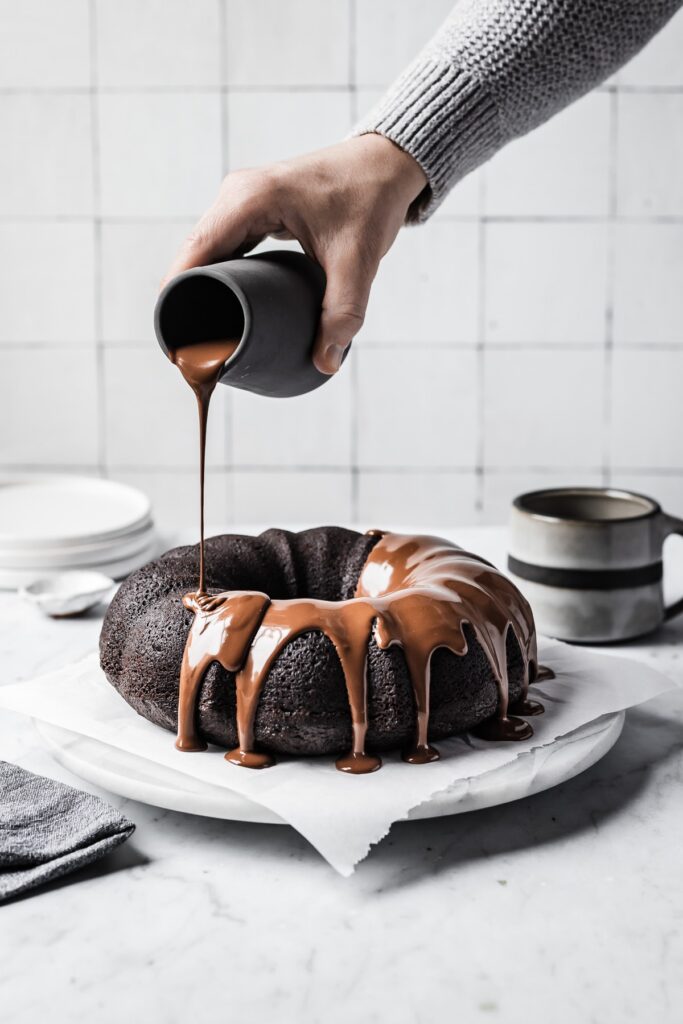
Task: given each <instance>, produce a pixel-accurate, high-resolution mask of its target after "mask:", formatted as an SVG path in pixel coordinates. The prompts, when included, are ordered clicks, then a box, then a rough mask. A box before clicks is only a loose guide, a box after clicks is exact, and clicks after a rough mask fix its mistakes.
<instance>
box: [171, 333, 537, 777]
mask: <svg viewBox="0 0 683 1024" xmlns="http://www.w3.org/2000/svg"><path fill="white" fill-rule="evenodd" d="M237 344H238V342H237V341H235V340H232V339H225V340H218V341H208V342H201V343H198V344H194V345H187V346H183V347H182V348H179V349H177V350H176V351H175V352H174V353H173V357H172V358H173V362H174V363H175V364H176V365H177V366H178V368H179V370H180V371H181V373H182V375H183V377H184V378H185V380H186V381H187V382H188V384H189V385H190V387H191V388H192V390H193V391H194V393H195V395H196V397H197V403H198V409H199V426H200V570H199V586H198V589H197V591H196V592H194V593H189V594H186V595H185V597H184V598H183V604H184V605H185V607H186V608H188V609H189V610H191V611H192V612H193V613H194V620H193V622H192V626H191V628H190V632H189V635H188V638H187V642H186V645H185V651H184V654H183V660H182V666H181V672H180V693H179V702H178V734H177V740H176V746H177V748H178V749H179V750H182V751H198V750H204V749H206V743H204V741H203V740H202V739H201V738H200V736H199V735H198V733H197V729H196V724H195V723H196V705H197V698H198V694H199V690H200V687H201V683H202V680H203V678H204V675H205V673H206V671H207V670H208V668H209V666H210V665H212V664H213V663H215V662H217V663H219V664H220V665H221V666H223V668H224V669H226V671H228V672H232V673H235V681H236V703H237V710H236V718H237V736H238V746H237V747H236V748H235V749H234V750H231V751H229V752H228V753H227V754H226V755H225V758H226V760H227V761H229V762H231V763H232V764H236V765H241V766H243V767H249V768H264V767H267V766H269V765H272V764H273V763H274V759H273V757H272V756H271V755H270V754H268V753H266V752H262V751H257V750H255V749H254V748H255V742H254V722H255V718H256V713H257V708H258V702H259V696H260V694H261V691H262V689H263V685H264V682H265V679H266V677H267V675H268V672H269V670H270V668H271V667H272V665H273V664H274V662H275V660H276V658H277V657H278V655H279V654H280V653H281V652H282V650H283V648H284V647H285V645H286V644H288V643H289V642H290V641H291V640H293V639H294V638H295V637H297V636H300V635H302V634H304V633H308V632H313V631H319V632H320V633H323V634H324V635H325V636H326V637H328V638H329V640H331V642H332V644H333V645H334V648H335V650H336V653H337V655H338V657H339V661H340V664H341V666H342V670H343V673H344V680H345V684H346V691H347V696H348V702H349V707H350V711H351V726H352V747H351V750H350V751H348V752H347V753H346V754H344V755H343V756H342V757H340V758H339V759H338V760H337V762H336V765H337V768H338V769H339V770H340V771H344V772H350V773H353V774H364V773H367V772H372V771H375V770H376V769H378V768H379V767H381V759H380V758H379V757H377V756H375V755H373V754H372V753H368V751H367V750H366V749H365V739H366V733H367V731H368V683H367V652H368V643H369V641H370V639H371V637H374V639H375V641H376V643H377V645H378V647H379V648H380V649H382V650H386V649H387V648H389V647H391V646H394V645H396V646H398V647H400V648H401V649H402V650H403V653H404V656H405V660H406V664H407V668H408V672H409V676H410V681H411V686H412V690H413V694H414V699H415V707H416V726H415V734H414V737H413V741H412V744H411V745H410V746H409V748H408V749H407V750H406V751H405V752H404V754H403V758H404V760H405V761H408V762H409V763H411V764H424V763H427V762H429V761H434V760H436V759H437V758H438V757H439V753H438V751H437V750H436V749H435V748H434V747H433V746H432V745H431V744H430V743H429V696H430V661H431V657H432V654H433V653H434V651H436V650H437V649H439V648H445V649H447V650H449V651H451V652H453V653H454V654H456V655H461V656H462V655H465V654H466V653H467V650H468V644H467V638H466V634H465V630H464V627H466V626H468V627H470V629H471V630H472V631H473V633H474V636H475V637H476V640H477V642H478V643H479V645H480V646H481V648H482V650H483V651H484V653H485V656H486V659H487V661H488V663H489V666H490V668H491V671H492V673H493V676H494V678H495V680H496V686H497V690H498V705H497V712H496V714H495V716H493V717H492V718H490V719H488V720H487V721H485V722H483V723H482V724H481V725H480V726H479V727H477V729H476V730H475V732H476V734H477V735H479V736H481V737H482V738H485V739H497V740H523V739H528V738H529V737H530V736H531V735H533V730H532V728H531V726H530V725H529V723H528V722H525V721H524V720H523V719H522V718H520V717H518V716H519V715H525V716H530V715H536V714H540V713H541V712H542V711H543V706H542V705H541V704H539V703H538V702H537V701H531V700H529V699H528V697H527V691H528V687H529V684H530V683H531V682H534V681H535V680H536V679H537V678H539V677H540V675H541V674H543V675H544V676H545V677H547V676H548V675H551V674H552V673H551V672H550V670H548V669H543V668H541V669H540V670H539V667H538V657H537V650H536V634H535V629H534V622H533V617H532V614H531V609H530V608H529V606H528V604H527V602H526V601H525V600H524V598H523V597H522V596H521V594H520V593H519V591H518V590H517V588H516V587H515V586H514V585H513V584H512V583H511V581H510V580H508V579H507V577H505V576H504V575H503V574H502V573H500V572H499V571H498V570H497V569H496V568H495V567H494V566H492V565H491V564H490V563H488V562H486V561H485V560H484V559H483V558H480V557H479V556H477V555H474V554H471V553H470V552H467V551H464V550H463V549H461V548H459V547H457V546H456V545H454V544H451V543H450V542H449V541H446V540H443V539H441V538H438V537H431V536H412V535H403V534H394V533H385V532H383V531H370V533H371V534H373V535H375V536H377V537H378V538H379V539H378V541H377V543H376V544H375V546H374V547H373V549H372V550H371V551H370V554H369V555H368V557H367V559H366V562H365V565H364V566H363V569H362V572H361V574H360V578H359V579H358V583H357V586H356V590H355V594H354V596H353V597H352V598H350V599H348V600H342V601H323V600H315V599H311V598H294V599H287V600H271V598H270V597H269V596H268V595H267V594H265V593H262V592H259V591H246V590H243V591H227V592H224V593H220V594H214V595H209V594H207V593H206V592H205V589H204V580H205V572H204V568H205V566H204V466H205V450H206V428H207V421H208V410H209V403H210V400H211V395H212V393H213V391H214V389H215V386H216V384H217V383H218V380H219V378H220V375H221V372H222V368H223V364H224V363H225V361H226V359H228V358H229V357H230V356H231V355H232V353H233V352H234V350H235V348H236V347H237ZM510 632H511V633H512V634H513V635H514V637H515V639H516V641H517V644H518V645H519V650H520V652H521V654H522V660H523V667H524V680H523V688H522V694H521V696H520V697H519V699H518V700H517V701H516V702H515V703H514V704H512V705H510V704H509V700H508V666H507V654H506V645H507V638H508V634H509V633H510Z"/></svg>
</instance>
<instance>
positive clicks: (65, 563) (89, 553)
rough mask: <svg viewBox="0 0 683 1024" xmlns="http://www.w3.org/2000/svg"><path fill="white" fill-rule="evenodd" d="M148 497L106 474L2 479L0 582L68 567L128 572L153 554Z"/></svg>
mask: <svg viewBox="0 0 683 1024" xmlns="http://www.w3.org/2000/svg"><path fill="white" fill-rule="evenodd" d="M156 547H157V539H156V534H155V531H154V524H153V522H152V513H151V507H150V502H149V498H147V496H146V495H144V494H143V493H142V492H141V491H137V490H135V488H133V487H127V486H125V485H124V484H118V483H114V482H113V481H111V480H99V479H96V478H89V477H76V476H45V477H31V478H24V479H20V478H19V479H4V480H0V587H2V588H14V587H23V586H26V585H28V584H29V583H31V581H32V580H35V579H36V578H37V577H40V576H45V575H49V574H51V573H57V572H64V571H65V570H68V569H93V570H96V571H98V572H102V573H105V574H106V575H107V576H111V577H113V578H114V579H120V578H121V577H123V576H126V575H127V574H128V573H129V572H132V571H133V569H137V568H138V566H140V565H143V564H144V563H145V562H147V561H149V559H150V558H152V557H153V556H154V554H155V553H156Z"/></svg>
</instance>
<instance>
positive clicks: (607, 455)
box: [602, 90, 619, 486]
mask: <svg viewBox="0 0 683 1024" xmlns="http://www.w3.org/2000/svg"><path fill="white" fill-rule="evenodd" d="M609 129H610V135H609V155H608V161H607V175H608V220H607V226H606V239H605V245H606V250H607V251H606V254H605V258H606V280H605V344H604V355H603V373H604V380H603V396H602V430H603V438H602V482H603V485H604V486H607V485H608V484H610V483H611V480H612V466H611V455H612V444H611V430H612V401H613V380H612V377H613V372H614V301H615V286H616V282H615V259H616V222H617V185H618V179H617V175H618V166H617V160H618V133H619V93H618V90H615V91H614V92H612V93H611V94H610V124H609Z"/></svg>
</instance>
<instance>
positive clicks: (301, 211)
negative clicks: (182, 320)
mask: <svg viewBox="0 0 683 1024" xmlns="http://www.w3.org/2000/svg"><path fill="white" fill-rule="evenodd" d="M426 183H427V178H426V176H425V174H424V172H423V171H422V169H421V167H420V166H419V164H418V163H417V162H416V161H415V160H414V159H413V157H411V156H409V155H408V154H407V153H405V152H404V151H403V150H402V149H399V147H398V146H395V145H394V143H393V142H390V141H389V140H388V139H385V138H383V137H382V136H381V135H372V134H370V135H361V136H359V137H358V138H353V139H348V140H346V141H345V142H340V143H338V144H337V145H335V146H330V147H329V148H328V149H322V150H318V151H316V152H314V153H308V154H305V155H304V156H299V157H296V158H294V159H292V160H286V161H282V162H280V163H275V164H271V165H270V166H267V167H260V168H255V169H250V170H244V171H235V172H233V173H232V174H229V175H228V176H227V177H226V178H225V180H224V181H223V184H222V186H221V189H220V192H219V194H218V197H217V199H216V201H215V202H214V204H213V206H211V207H210V209H209V210H207V212H206V213H205V214H204V216H203V217H202V218H201V219H200V221H199V223H198V224H197V226H196V228H195V229H194V230H193V231H192V233H191V234H190V235H189V237H188V238H187V239H186V241H185V243H184V244H183V246H182V247H181V249H180V252H179V253H178V255H177V256H176V258H175V260H174V262H173V264H172V266H171V268H170V270H169V272H168V275H167V278H166V279H167V280H168V278H170V277H173V276H175V275H176V274H179V273H181V272H182V271H183V270H188V269H189V268H190V267H197V266H202V265H205V264H207V263H216V262H218V261H219V260H225V259H229V258H230V257H231V256H235V255H241V254H243V253H245V252H248V251H249V250H250V249H253V247H254V246H255V245H257V244H258V243H259V242H260V241H261V240H262V239H263V238H265V237H266V236H267V235H272V236H273V237H274V238H280V239H296V240H297V241H298V242H299V243H300V244H301V247H302V248H303V250H304V252H306V253H308V255H309V256H311V257H313V259H315V260H317V262H318V263H319V264H320V265H321V266H322V267H323V269H324V270H325V273H326V275H327V288H326V290H325V297H324V299H323V308H322V315H321V318H320V325H319V328H318V335H317V337H316V340H315V346H314V349H313V362H314V363H315V365H316V367H317V368H318V370H320V371H321V372H322V373H327V374H332V373H336V371H337V370H338V369H339V367H340V366H341V363H342V358H343V356H344V352H345V351H346V349H347V348H348V346H349V345H350V343H351V341H352V340H353V338H354V336H355V335H356V334H357V332H358V331H359V330H360V328H361V326H362V324H363V319H364V317H365V310H366V307H367V304H368V297H369V294H370V288H371V285H372V282H373V280H374V277H375V274H376V272H377V268H378V266H379V262H380V260H381V259H382V257H383V256H384V255H385V253H386V252H387V251H388V250H389V248H390V247H391V245H392V244H393V242H394V239H395V238H396V235H397V234H398V231H399V229H400V227H401V225H402V224H403V223H404V221H405V219H406V214H407V212H408V208H409V207H410V204H411V203H412V202H413V200H414V199H416V198H417V196H418V195H419V194H420V193H421V192H422V190H423V189H424V187H425V185H426Z"/></svg>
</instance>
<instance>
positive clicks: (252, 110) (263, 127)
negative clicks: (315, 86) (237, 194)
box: [227, 90, 351, 170]
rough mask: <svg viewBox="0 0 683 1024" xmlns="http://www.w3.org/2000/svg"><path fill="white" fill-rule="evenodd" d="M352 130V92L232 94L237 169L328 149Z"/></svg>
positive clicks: (231, 150)
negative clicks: (327, 147)
mask: <svg viewBox="0 0 683 1024" xmlns="http://www.w3.org/2000/svg"><path fill="white" fill-rule="evenodd" d="M350 129H351V101H350V97H349V94H348V92H321V91H313V92H285V91H282V92H273V91H272V90H271V91H265V92H234V93H229V94H228V102H227V136H228V160H229V167H230V168H231V169H233V170H234V169H235V168H237V167H251V166H254V165H257V164H264V163H267V162H268V161H269V160H280V159H286V158H287V157H290V156H295V155H296V154H297V153H305V152H308V151H309V150H312V149H317V148H319V147H320V146H327V145H330V144H331V143H333V142H338V141H339V140H340V139H343V138H344V136H345V135H347V134H348V132H349V130H350Z"/></svg>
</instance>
